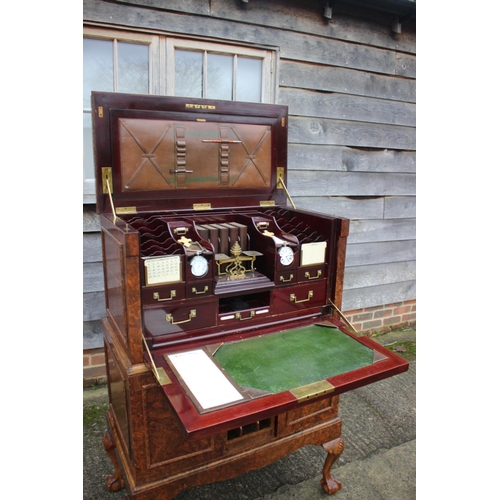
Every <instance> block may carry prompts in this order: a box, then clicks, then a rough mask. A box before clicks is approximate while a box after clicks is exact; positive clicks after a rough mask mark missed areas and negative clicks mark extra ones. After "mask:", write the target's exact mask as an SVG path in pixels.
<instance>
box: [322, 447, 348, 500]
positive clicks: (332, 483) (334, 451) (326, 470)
mask: <svg viewBox="0 0 500 500" xmlns="http://www.w3.org/2000/svg"><path fill="white" fill-rule="evenodd" d="M323 448H324V449H325V450H326V451H327V452H328V455H327V457H326V460H325V465H324V466H323V478H322V479H321V481H320V483H321V486H322V487H323V490H324V491H325V492H326V493H328V494H329V495H334V494H335V493H337V492H338V491H339V490H340V489H342V483H341V482H340V481H337V480H336V479H334V477H333V476H332V474H331V472H330V469H331V468H332V466H333V464H334V463H335V461H336V460H337V458H339V457H340V455H341V454H342V452H343V451H344V440H343V439H342V438H337V439H334V440H333V441H330V442H329V443H325V444H324V445H323Z"/></svg>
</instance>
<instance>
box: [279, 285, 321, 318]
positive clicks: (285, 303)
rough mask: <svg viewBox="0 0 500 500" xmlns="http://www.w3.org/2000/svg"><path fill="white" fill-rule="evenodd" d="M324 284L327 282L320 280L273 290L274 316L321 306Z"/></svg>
mask: <svg viewBox="0 0 500 500" xmlns="http://www.w3.org/2000/svg"><path fill="white" fill-rule="evenodd" d="M326 284H327V282H326V281H325V280H321V281H317V282H312V283H304V284H303V285H297V286H294V287H286V288H278V289H276V290H274V291H273V302H272V304H273V312H274V314H281V313H287V312H292V311H298V310H303V309H309V308H313V307H318V306H321V305H323V304H324V302H325V300H326V299H325V297H326Z"/></svg>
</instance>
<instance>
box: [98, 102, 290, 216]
mask: <svg viewBox="0 0 500 500" xmlns="http://www.w3.org/2000/svg"><path fill="white" fill-rule="evenodd" d="M92 122H93V138H94V165H95V172H96V199H97V211H98V212H99V213H110V212H112V211H116V214H117V215H119V214H121V213H136V212H144V211H163V210H185V209H190V210H192V209H209V208H227V207H245V206H246V207H248V206H259V205H266V204H268V205H273V204H275V205H284V204H286V192H285V191H286V188H284V186H286V163H287V127H288V108H287V106H279V105H273V104H258V103H242V102H236V101H217V100H205V99H190V98H179V97H166V96H156V95H134V94H121V93H114V92H92ZM109 191H111V196H110V194H109Z"/></svg>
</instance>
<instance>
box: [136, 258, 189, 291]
mask: <svg viewBox="0 0 500 500" xmlns="http://www.w3.org/2000/svg"><path fill="white" fill-rule="evenodd" d="M144 265H145V266H146V285H160V284H162V283H175V282H178V281H181V258H180V256H179V255H170V256H167V257H155V258H151V259H147V260H145V261H144Z"/></svg>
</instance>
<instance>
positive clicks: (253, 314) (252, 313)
mask: <svg viewBox="0 0 500 500" xmlns="http://www.w3.org/2000/svg"><path fill="white" fill-rule="evenodd" d="M254 316H255V311H250V316H249V317H248V318H242V317H241V313H236V319H239V320H240V321H246V320H247V319H252V318H253V317H254Z"/></svg>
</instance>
